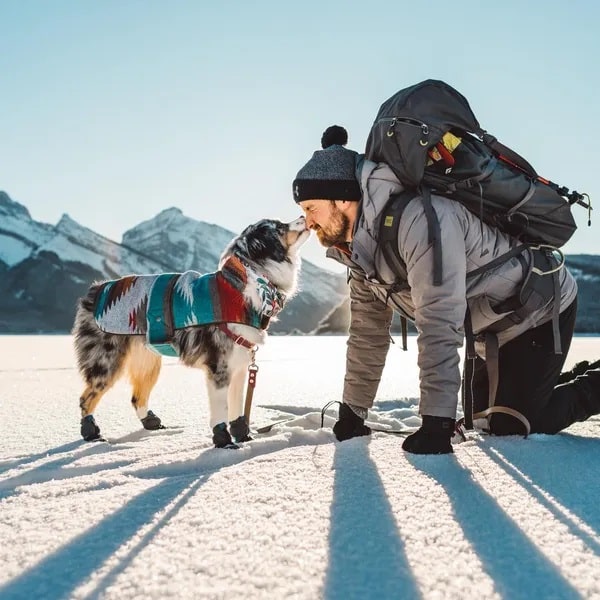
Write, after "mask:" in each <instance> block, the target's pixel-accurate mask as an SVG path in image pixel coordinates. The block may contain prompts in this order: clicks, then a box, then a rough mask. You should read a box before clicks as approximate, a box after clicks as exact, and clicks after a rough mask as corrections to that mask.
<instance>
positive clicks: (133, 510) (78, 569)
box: [0, 441, 325, 600]
mask: <svg viewBox="0 0 600 600" xmlns="http://www.w3.org/2000/svg"><path fill="white" fill-rule="evenodd" d="M321 443H325V441H322V442H321ZM287 446H288V443H287V442H286V441H281V442H280V443H278V444H270V445H268V444H263V445H262V446H260V447H258V448H254V449H253V448H249V449H248V451H244V450H239V451H236V452H234V451H231V450H212V449H210V450H207V451H204V452H203V453H202V454H201V455H200V456H199V457H198V458H196V459H190V460H185V461H178V462H175V463H169V464H165V465H156V466H152V467H146V468H141V469H137V470H132V471H130V472H128V474H129V475H131V476H133V477H139V478H141V479H158V478H160V483H158V484H157V485H155V486H154V487H152V488H150V489H148V490H146V491H145V492H142V493H141V494H139V495H138V496H136V497H135V498H132V499H131V500H130V501H129V502H127V503H126V504H125V505H124V506H123V507H122V508H120V509H118V510H117V511H115V512H114V513H112V514H110V515H108V516H106V517H105V518H104V519H102V520H101V521H100V522H99V523H97V524H96V525H94V526H93V527H92V528H90V529H89V530H87V531H85V532H83V533H82V534H80V535H79V536H77V537H76V538H74V539H73V540H70V541H69V542H67V544H65V546H63V547H62V548H59V549H57V550H56V551H55V552H54V553H52V554H51V555H49V556H48V557H46V558H45V559H43V560H42V561H40V562H39V563H37V564H36V565H34V566H33V567H31V568H30V569H27V570H26V571H24V572H23V573H21V574H20V575H19V576H17V577H16V578H14V579H12V580H11V581H9V582H8V583H6V584H5V585H3V586H0V598H2V599H4V598H10V599H11V600H12V599H17V598H23V599H24V600H29V599H30V598H44V600H62V599H66V598H71V597H72V592H73V591H74V590H75V589H76V588H77V587H78V586H80V585H81V584H82V583H83V582H84V581H85V580H86V579H87V578H88V577H89V576H90V574H91V573H93V572H94V571H96V570H97V568H98V565H101V564H102V563H103V562H104V561H106V560H107V559H108V558H109V557H110V556H111V555H112V554H114V553H115V552H116V551H117V550H118V549H119V548H121V547H122V546H123V545H124V544H125V543H127V541H128V540H129V539H131V538H132V537H134V536H135V535H136V533H138V531H139V530H140V528H141V527H142V526H144V525H147V524H148V523H149V522H151V521H152V520H153V515H154V514H156V513H158V512H160V511H161V510H162V509H163V508H164V507H165V506H167V505H168V504H169V503H171V502H172V501H173V500H174V499H175V498H177V496H179V495H180V494H183V495H182V496H181V497H180V498H179V499H178V500H177V502H176V503H175V505H174V506H173V507H171V509H170V510H169V512H168V513H167V514H166V515H164V516H163V518H161V519H160V521H159V522H158V523H156V525H154V526H153V528H152V529H151V530H150V531H148V532H147V533H146V534H145V535H144V536H143V538H142V539H141V540H139V541H138V542H136V544H135V546H134V547H133V548H132V549H130V550H129V551H128V553H127V555H126V557H125V558H124V559H123V560H122V561H121V562H120V563H119V565H117V566H115V567H114V568H113V569H111V571H109V572H108V573H107V574H106V575H105V576H104V578H103V580H102V582H103V583H102V582H101V583H100V585H109V584H110V583H111V582H112V581H114V580H115V579H116V577H117V576H118V575H119V573H121V572H122V571H123V570H124V569H125V568H126V567H127V565H128V564H130V563H131V561H133V559H134V558H135V556H137V554H138V553H139V552H140V551H141V549H142V548H143V547H144V545H145V544H146V543H147V542H148V541H149V540H150V539H152V538H154V537H155V536H156V535H157V533H158V531H159V530H160V529H161V528H162V527H164V525H165V524H166V523H167V521H168V520H170V519H171V518H172V517H173V515H174V514H175V513H176V512H177V511H178V510H180V509H181V507H182V506H183V505H184V504H185V501H186V500H187V499H188V498H189V497H190V495H192V493H194V492H195V491H197V489H198V488H199V487H200V486H201V485H203V484H204V483H205V482H206V481H207V480H208V479H209V477H211V475H213V474H214V473H216V472H218V471H220V470H221V469H223V468H226V467H228V466H231V465H235V464H239V463H241V462H243V461H245V460H249V459H252V458H255V457H256V456H260V455H261V454H268V453H270V452H272V451H273V450H278V449H282V448H283V447H287ZM186 488H188V489H187V490H186ZM102 591H103V590H102V589H100V588H99V587H98V586H97V587H96V590H95V592H94V593H95V594H101V593H102Z"/></svg>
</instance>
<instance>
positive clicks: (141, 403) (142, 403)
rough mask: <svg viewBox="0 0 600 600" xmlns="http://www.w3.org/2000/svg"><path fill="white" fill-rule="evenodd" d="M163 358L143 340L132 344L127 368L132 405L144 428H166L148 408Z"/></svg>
mask: <svg viewBox="0 0 600 600" xmlns="http://www.w3.org/2000/svg"><path fill="white" fill-rule="evenodd" d="M160 367H161V358H160V356H159V355H158V354H156V353H155V352H152V350H148V348H146V347H145V346H144V344H143V342H142V341H141V340H136V341H135V342H134V343H133V344H132V348H131V352H130V354H129V360H128V363H127V369H128V372H129V378H130V380H131V385H132V386H133V390H132V394H131V405H132V406H133V409H134V410H135V412H136V414H137V416H138V418H139V419H140V421H141V422H142V425H143V426H144V429H150V430H154V429H164V425H163V424H162V423H161V420H160V419H159V418H158V417H157V416H156V415H155V414H154V413H153V412H152V411H151V410H148V400H149V398H150V393H151V392H152V388H153V387H154V385H155V383H156V381H157V379H158V376H159V374H160Z"/></svg>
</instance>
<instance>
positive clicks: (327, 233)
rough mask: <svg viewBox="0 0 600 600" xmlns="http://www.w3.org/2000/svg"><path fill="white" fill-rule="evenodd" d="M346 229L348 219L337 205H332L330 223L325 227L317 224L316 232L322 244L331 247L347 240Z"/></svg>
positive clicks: (348, 222) (348, 225)
mask: <svg viewBox="0 0 600 600" xmlns="http://www.w3.org/2000/svg"><path fill="white" fill-rule="evenodd" d="M348 229H350V220H349V219H348V217H347V216H346V215H345V214H344V213H343V212H342V211H341V210H340V209H339V208H338V207H337V206H333V208H332V211H331V221H330V223H329V224H328V225H327V227H326V228H325V229H324V228H323V227H321V226H319V228H318V229H316V234H317V237H318V238H319V242H321V244H322V245H323V246H325V247H326V248H331V246H335V245H336V244H340V243H344V242H347V241H348V239H347V238H348Z"/></svg>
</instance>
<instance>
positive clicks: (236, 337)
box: [217, 323, 257, 351]
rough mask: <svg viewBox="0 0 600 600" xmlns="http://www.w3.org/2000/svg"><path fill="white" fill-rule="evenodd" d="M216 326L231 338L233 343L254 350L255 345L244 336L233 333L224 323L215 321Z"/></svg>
mask: <svg viewBox="0 0 600 600" xmlns="http://www.w3.org/2000/svg"><path fill="white" fill-rule="evenodd" d="M217 327H218V328H219V329H220V330H221V331H222V332H223V333H224V334H225V335H226V336H227V337H228V338H231V339H232V340H233V341H234V343H235V344H238V345H239V346H243V347H244V348H248V350H253V351H256V349H257V346H256V344H253V343H252V342H249V341H248V340H247V339H246V338H245V337H243V336H241V335H238V334H237V333H233V331H231V329H229V327H227V324H226V323H217Z"/></svg>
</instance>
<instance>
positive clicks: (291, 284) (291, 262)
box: [72, 217, 310, 448]
mask: <svg viewBox="0 0 600 600" xmlns="http://www.w3.org/2000/svg"><path fill="white" fill-rule="evenodd" d="M309 236H310V230H308V229H307V228H306V222H305V220H304V217H301V218H299V219H297V220H295V221H292V222H291V223H288V224H285V223H282V222H280V221H276V220H268V219H263V220H261V221H259V222H258V223H255V224H253V225H250V226H248V227H247V228H246V229H245V230H244V231H243V232H242V233H241V234H240V235H238V236H237V237H235V238H234V239H233V240H232V241H231V242H230V243H229V245H228V247H227V248H226V249H225V250H224V252H223V254H222V255H221V258H220V260H219V265H218V270H217V271H216V272H215V273H210V274H206V275H200V273H197V272H195V271H187V272H185V273H175V274H173V273H168V274H159V275H130V276H128V277H122V278H121V279H117V280H113V281H103V282H95V283H94V284H92V285H91V287H90V288H89V290H88V293H87V295H86V296H85V297H83V298H80V300H79V303H78V308H77V311H76V315H75V321H74V325H73V330H72V334H73V340H74V346H75V354H76V357H77V365H78V368H79V372H80V374H81V376H82V378H83V379H84V381H85V389H84V391H83V393H82V394H81V397H80V400H79V406H80V408H81V435H82V437H83V439H84V440H86V441H94V440H102V439H103V438H102V436H101V434H100V428H99V426H98V424H97V423H96V420H95V419H94V411H95V409H96V407H97V406H98V403H99V401H100V399H101V398H102V396H103V395H104V394H105V393H106V392H107V391H108V390H109V389H110V387H111V386H112V385H113V384H114V383H115V382H116V381H117V380H118V379H119V378H120V377H121V376H123V375H124V374H126V373H127V374H128V375H129V378H130V380H131V384H132V388H133V389H132V396H131V403H132V405H133V408H134V410H135V411H136V414H137V416H138V418H139V419H140V420H141V422H142V425H143V427H144V428H145V429H148V430H156V429H163V428H164V426H163V424H162V422H161V420H160V418H159V417H158V416H157V415H156V414H155V413H153V412H152V411H151V410H149V408H148V400H149V396H150V393H151V391H152V388H153V387H154V385H155V383H156V381H157V379H158V376H159V373H160V368H161V354H163V355H164V354H166V355H171V356H179V359H180V362H181V363H183V364H184V365H186V366H189V367H200V368H202V369H203V370H204V371H205V374H206V383H207V388H208V399H209V405H210V426H211V428H212V434H213V437H212V440H213V443H214V445H215V447H217V448H237V447H239V446H238V444H239V443H241V442H245V441H249V440H250V439H251V437H250V428H249V424H248V422H247V420H246V418H245V417H244V414H243V398H242V396H243V389H244V382H245V374H246V372H247V370H248V366H249V365H250V363H251V360H253V357H254V354H253V352H254V351H255V350H256V348H257V347H258V346H259V345H262V344H264V343H265V341H266V337H267V334H266V329H267V327H268V325H269V321H270V320H271V319H273V318H276V314H277V313H278V312H279V311H280V310H281V309H282V308H283V305H284V303H285V301H286V300H288V299H289V298H290V297H291V296H292V295H293V294H294V293H295V291H296V288H297V281H298V275H299V271H300V256H299V249H300V247H301V246H302V244H304V242H305V241H306V240H307V239H308V237H309ZM228 424H229V425H228ZM234 440H235V443H234Z"/></svg>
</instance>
